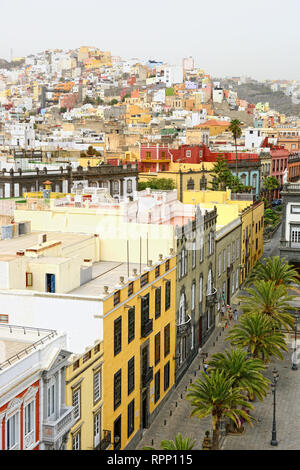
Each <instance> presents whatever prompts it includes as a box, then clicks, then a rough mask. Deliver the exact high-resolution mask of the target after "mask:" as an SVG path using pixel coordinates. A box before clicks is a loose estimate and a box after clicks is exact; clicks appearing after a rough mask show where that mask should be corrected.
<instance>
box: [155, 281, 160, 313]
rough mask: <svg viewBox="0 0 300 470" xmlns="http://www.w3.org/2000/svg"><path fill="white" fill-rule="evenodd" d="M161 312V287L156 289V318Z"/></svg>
mask: <svg viewBox="0 0 300 470" xmlns="http://www.w3.org/2000/svg"><path fill="white" fill-rule="evenodd" d="M160 314H161V287H158V288H156V289H155V318H158V317H160Z"/></svg>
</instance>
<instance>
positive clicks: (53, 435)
mask: <svg viewBox="0 0 300 470" xmlns="http://www.w3.org/2000/svg"><path fill="white" fill-rule="evenodd" d="M74 423H75V419H74V407H73V406H69V407H66V408H64V409H63V410H62V413H61V416H60V417H59V418H58V419H57V420H55V421H50V420H47V421H45V422H44V423H43V440H45V441H46V442H49V443H51V444H54V443H55V442H56V441H57V440H58V439H60V438H61V437H62V436H63V435H64V434H66V433H68V432H69V431H70V429H71V428H72V426H73V425H74Z"/></svg>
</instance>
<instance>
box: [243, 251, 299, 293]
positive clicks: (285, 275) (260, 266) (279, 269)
mask: <svg viewBox="0 0 300 470" xmlns="http://www.w3.org/2000/svg"><path fill="white" fill-rule="evenodd" d="M255 280H257V281H259V280H262V281H274V282H275V286H280V285H283V286H285V287H290V286H291V284H298V285H299V284H300V277H299V274H298V272H297V271H296V269H295V268H294V267H293V266H291V265H290V264H288V263H287V262H286V261H285V260H284V259H282V258H280V257H279V256H273V257H272V258H264V259H263V261H262V262H260V261H258V262H257V263H256V264H255V265H254V267H253V269H252V271H251V274H250V276H249V277H248V280H247V284H251V283H252V282H253V281H255ZM290 288H291V289H293V287H290Z"/></svg>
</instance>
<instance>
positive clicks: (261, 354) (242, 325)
mask: <svg viewBox="0 0 300 470" xmlns="http://www.w3.org/2000/svg"><path fill="white" fill-rule="evenodd" d="M226 341H230V342H231V345H232V346H238V347H239V348H247V350H248V351H249V353H250V354H251V356H252V357H253V358H260V359H262V360H265V361H269V360H270V357H271V356H275V357H277V358H278V359H283V354H282V351H287V350H288V348H287V346H286V342H285V338H284V334H283V333H282V332H281V331H279V330H274V326H273V322H272V321H271V320H270V318H269V317H268V316H266V315H263V314H261V313H251V314H248V315H242V316H241V317H240V319H239V323H238V324H236V325H234V326H233V327H232V329H231V330H230V332H229V334H228V336H227V338H226Z"/></svg>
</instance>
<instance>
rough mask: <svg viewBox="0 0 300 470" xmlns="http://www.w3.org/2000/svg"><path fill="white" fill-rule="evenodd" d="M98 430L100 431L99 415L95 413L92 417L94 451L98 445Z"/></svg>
mask: <svg viewBox="0 0 300 470" xmlns="http://www.w3.org/2000/svg"><path fill="white" fill-rule="evenodd" d="M100 430H101V414H100V413H97V414H96V415H95V416H94V449H96V447H97V446H98V445H99V443H100Z"/></svg>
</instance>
